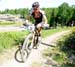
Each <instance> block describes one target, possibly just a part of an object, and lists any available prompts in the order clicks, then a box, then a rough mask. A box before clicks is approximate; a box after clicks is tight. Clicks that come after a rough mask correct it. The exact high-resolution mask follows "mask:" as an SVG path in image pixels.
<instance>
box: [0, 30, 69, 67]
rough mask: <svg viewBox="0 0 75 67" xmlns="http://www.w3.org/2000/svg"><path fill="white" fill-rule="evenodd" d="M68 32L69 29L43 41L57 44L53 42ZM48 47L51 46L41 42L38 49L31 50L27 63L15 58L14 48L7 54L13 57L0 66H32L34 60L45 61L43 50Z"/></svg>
mask: <svg viewBox="0 0 75 67" xmlns="http://www.w3.org/2000/svg"><path fill="white" fill-rule="evenodd" d="M68 32H69V31H63V32H59V33H56V34H53V35H51V36H48V37H47V38H45V39H44V40H43V42H44V43H47V44H51V45H55V44H53V42H54V41H55V40H57V39H58V38H59V37H61V36H62V35H64V34H65V33H68ZM48 47H49V46H46V45H42V44H40V45H39V47H38V49H32V51H31V53H30V55H29V57H28V59H27V61H26V62H25V63H19V62H17V61H16V60H15V59H14V53H15V51H16V50H13V51H12V54H11V55H10V54H8V55H7V56H12V58H11V59H8V60H7V61H5V62H3V64H0V67H32V63H33V62H40V63H41V62H43V61H44V60H43V58H42V55H41V52H42V51H43V50H44V49H47V48H48Z"/></svg>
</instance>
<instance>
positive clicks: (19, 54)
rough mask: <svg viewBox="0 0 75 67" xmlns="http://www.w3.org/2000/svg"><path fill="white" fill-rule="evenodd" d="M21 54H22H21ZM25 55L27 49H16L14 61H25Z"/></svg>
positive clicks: (26, 54)
mask: <svg viewBox="0 0 75 67" xmlns="http://www.w3.org/2000/svg"><path fill="white" fill-rule="evenodd" d="M22 54H23V55H22ZM27 57H28V52H27V50H24V51H23V52H22V49H17V51H16V52H15V59H16V61H18V62H21V63H23V62H25V61H26V59H27Z"/></svg>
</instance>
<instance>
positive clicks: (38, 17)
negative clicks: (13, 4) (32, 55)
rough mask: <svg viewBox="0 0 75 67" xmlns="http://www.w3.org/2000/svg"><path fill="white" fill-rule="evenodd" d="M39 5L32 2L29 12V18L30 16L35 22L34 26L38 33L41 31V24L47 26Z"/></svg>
mask: <svg viewBox="0 0 75 67" xmlns="http://www.w3.org/2000/svg"><path fill="white" fill-rule="evenodd" d="M39 7H40V4H39V3H38V2H34V3H33V4H32V10H31V11H30V16H32V17H33V18H34V20H35V23H34V25H35V26H37V28H38V31H39V32H40V31H41V28H40V27H42V26H43V24H47V18H46V15H45V13H44V11H42V10H40V8H39Z"/></svg>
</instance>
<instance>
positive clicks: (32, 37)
mask: <svg viewBox="0 0 75 67" xmlns="http://www.w3.org/2000/svg"><path fill="white" fill-rule="evenodd" d="M26 28H27V29H28V30H29V31H30V32H31V33H30V34H29V35H28V36H27V37H26V38H25V39H24V42H23V44H21V45H20V46H19V49H18V50H17V51H16V52H15V59H16V60H17V61H18V62H25V60H26V59H27V57H28V55H29V53H30V51H31V49H32V48H34V46H36V48H37V47H38V45H39V43H40V41H39V34H40V33H39V32H38V29H37V27H36V26H34V25H31V26H27V27H26ZM18 56H20V57H18Z"/></svg>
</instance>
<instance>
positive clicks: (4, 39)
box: [0, 31, 28, 52]
mask: <svg viewBox="0 0 75 67" xmlns="http://www.w3.org/2000/svg"><path fill="white" fill-rule="evenodd" d="M27 34H28V32H27V31H22V32H20V31H17V32H0V52H2V51H3V50H4V49H8V48H12V47H13V46H15V45H17V44H19V43H20V42H21V41H22V39H23V38H24V36H25V35H27Z"/></svg>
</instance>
